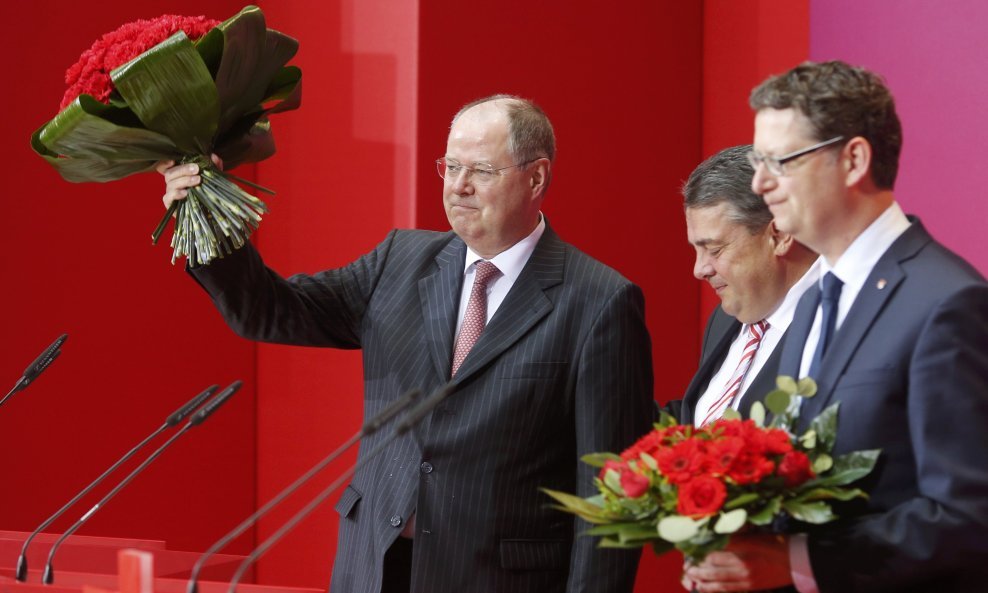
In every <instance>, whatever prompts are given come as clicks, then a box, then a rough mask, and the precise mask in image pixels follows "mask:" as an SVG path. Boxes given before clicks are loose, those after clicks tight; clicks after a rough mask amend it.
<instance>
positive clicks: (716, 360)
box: [669, 305, 785, 424]
mask: <svg viewBox="0 0 988 593" xmlns="http://www.w3.org/2000/svg"><path fill="white" fill-rule="evenodd" d="M741 326H742V323H741V322H740V321H738V320H737V319H735V318H734V317H731V316H730V315H728V314H727V313H725V312H724V310H723V309H721V307H720V305H717V308H716V309H714V312H713V313H711V314H710V318H709V319H708V320H707V329H706V330H705V331H704V332H703V347H702V352H701V354H700V367H699V368H698V369H697V371H696V374H695V375H693V380H692V381H690V384H689V387H687V388H686V393H685V394H684V395H683V399H682V402H677V405H676V406H675V407H672V408H670V409H669V410H670V413H673V414H674V415H676V416H677V418H678V419H679V422H680V423H681V424H692V423H693V413H694V411H695V410H696V402H697V401H699V399H700V396H701V395H703V392H704V391H706V389H707V384H708V383H710V378H711V377H713V376H714V375H715V374H716V373H717V371H719V370H720V367H721V365H723V364H724V359H725V358H726V357H727V351H728V350H730V349H731V342H732V341H733V340H734V338H735V337H736V336H737V335H738V332H740V331H741ZM784 341H785V336H783V339H782V341H780V342H779V344H777V345H776V347H775V349H774V350H773V351H772V354H771V355H770V356H769V357H768V359H767V360H766V361H765V364H764V365H763V366H762V368H761V370H759V371H758V375H756V376H755V378H754V379H753V380H752V381H751V384H750V385H749V386H748V388H747V389H746V390H745V392H744V397H742V398H741V407H740V408H739V411H740V412H741V414H742V415H743V416H744V417H745V418H747V417H748V413H749V411H750V410H751V404H752V403H754V402H756V401H762V400H763V399H764V398H765V395H766V394H767V393H768V392H769V391H772V390H773V389H775V378H776V376H777V375H778V370H779V358H780V355H781V353H782V343H783V342H784Z"/></svg>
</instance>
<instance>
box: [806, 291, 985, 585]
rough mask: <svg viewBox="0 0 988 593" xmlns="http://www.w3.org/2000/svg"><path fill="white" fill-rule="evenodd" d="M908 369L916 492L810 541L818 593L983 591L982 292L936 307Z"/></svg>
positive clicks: (955, 297)
mask: <svg viewBox="0 0 988 593" xmlns="http://www.w3.org/2000/svg"><path fill="white" fill-rule="evenodd" d="M907 364H908V366H909V370H908V386H907V388H906V390H907V394H906V395H905V397H904V398H900V399H899V400H898V401H904V402H905V404H906V405H907V413H908V427H906V428H907V429H908V437H906V436H905V435H903V436H902V437H901V438H908V439H909V441H910V444H911V448H912V451H913V453H914V455H915V459H916V476H915V482H916V486H917V490H918V495H916V496H914V497H912V498H909V499H907V500H905V501H903V502H902V503H901V504H898V505H897V506H895V507H893V508H891V509H889V510H887V511H886V512H882V513H876V514H872V515H866V516H863V517H861V518H858V519H855V520H853V521H851V522H849V523H848V524H846V525H845V526H842V527H840V528H837V529H836V530H830V529H824V530H821V532H820V533H819V534H813V535H811V536H810V538H809V551H810V561H811V564H812V568H813V574H814V577H815V578H816V580H817V583H818V584H819V586H820V590H821V591H822V592H823V593H838V592H839V593H854V592H859V591H862V592H863V591H869V592H870V591H898V590H910V591H911V590H915V589H912V588H910V587H916V586H917V584H919V586H920V589H919V590H933V589H929V588H928V587H929V586H936V590H942V591H974V590H981V588H982V587H984V582H985V581H984V580H983V579H985V577H986V576H988V569H986V567H985V558H988V287H986V286H984V285H978V286H972V287H969V288H967V289H964V290H962V291H959V292H958V293H956V294H955V295H953V296H952V297H951V298H949V299H947V300H945V301H944V302H943V303H942V304H940V305H939V306H938V307H937V308H936V309H935V310H934V311H933V313H932V315H931V316H930V317H929V318H928V319H927V320H926V321H925V323H924V326H923V327H922V329H921V332H920V335H919V339H918V340H917V343H916V346H915V348H914V350H913V353H912V356H911V359H910V360H909V361H907ZM876 421H880V419H878V420H876ZM885 463H895V460H893V459H886V460H885ZM889 471H891V470H889ZM968 579H970V582H969V581H968Z"/></svg>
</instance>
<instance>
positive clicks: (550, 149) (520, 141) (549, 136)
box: [453, 94, 556, 163]
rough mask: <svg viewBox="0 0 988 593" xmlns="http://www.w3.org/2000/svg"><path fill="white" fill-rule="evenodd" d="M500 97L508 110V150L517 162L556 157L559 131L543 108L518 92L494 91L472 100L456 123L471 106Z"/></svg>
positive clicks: (458, 113)
mask: <svg viewBox="0 0 988 593" xmlns="http://www.w3.org/2000/svg"><path fill="white" fill-rule="evenodd" d="M490 101H499V102H503V103H504V110H505V111H506V112H507V114H508V154H510V155H511V158H513V159H514V160H515V162H518V163H524V162H528V161H534V160H535V159H540V158H547V159H549V160H550V161H552V160H554V159H555V158H556V135H555V133H554V132H553V131H552V123H551V122H550V121H549V118H548V117H546V114H545V112H544V111H542V108H541V107H539V106H538V105H536V104H535V103H533V102H532V101H529V100H528V99H522V98H521V97H516V96H515V95H505V94H500V95H491V96H489V97H484V98H482V99H477V100H476V101H471V102H470V103H467V104H466V105H464V106H463V107H461V108H460V110H459V111H457V112H456V115H454V116H453V123H454V124H455V123H456V120H457V119H459V118H460V116H461V115H463V113H464V112H465V111H467V110H468V109H470V108H472V107H476V106H477V105H480V104H481V103H488V102H490Z"/></svg>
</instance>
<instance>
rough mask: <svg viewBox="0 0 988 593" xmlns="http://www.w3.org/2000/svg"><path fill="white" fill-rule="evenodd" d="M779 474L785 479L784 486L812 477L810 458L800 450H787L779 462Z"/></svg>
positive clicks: (789, 486)
mask: <svg viewBox="0 0 988 593" xmlns="http://www.w3.org/2000/svg"><path fill="white" fill-rule="evenodd" d="M778 472H779V475H780V476H782V477H783V478H785V479H786V487H787V488H792V487H794V486H799V485H800V484H802V483H803V482H805V481H807V480H809V479H810V478H812V477H814V476H815V475H816V474H814V473H813V469H812V468H811V467H810V458H809V457H807V456H806V453H803V452H802V451H789V452H788V453H786V454H785V457H783V458H782V462H781V463H779V470H778Z"/></svg>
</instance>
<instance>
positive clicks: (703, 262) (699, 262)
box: [693, 253, 714, 280]
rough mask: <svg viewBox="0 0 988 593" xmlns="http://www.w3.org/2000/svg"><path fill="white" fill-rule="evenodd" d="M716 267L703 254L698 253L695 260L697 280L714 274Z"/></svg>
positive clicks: (694, 274) (694, 268)
mask: <svg viewBox="0 0 988 593" xmlns="http://www.w3.org/2000/svg"><path fill="white" fill-rule="evenodd" d="M713 274H714V268H713V266H711V265H710V262H709V261H708V260H707V258H706V257H705V256H703V255H702V254H699V253H697V254H696V261H694V262H693V276H694V277H695V278H696V279H697V280H706V279H707V278H709V277H711V276H713Z"/></svg>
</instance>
